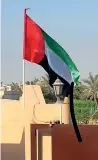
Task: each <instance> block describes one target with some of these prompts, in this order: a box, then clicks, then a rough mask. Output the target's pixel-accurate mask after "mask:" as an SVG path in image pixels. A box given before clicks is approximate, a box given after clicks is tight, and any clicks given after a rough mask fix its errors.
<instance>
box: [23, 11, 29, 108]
mask: <svg viewBox="0 0 98 160" xmlns="http://www.w3.org/2000/svg"><path fill="white" fill-rule="evenodd" d="M28 9H30V8H25V9H24V33H23V34H24V37H23V55H25V45H26V39H25V36H26V11H27V10H28ZM22 65H23V75H22V76H23V107H24V108H25V60H24V59H23V63H22Z"/></svg>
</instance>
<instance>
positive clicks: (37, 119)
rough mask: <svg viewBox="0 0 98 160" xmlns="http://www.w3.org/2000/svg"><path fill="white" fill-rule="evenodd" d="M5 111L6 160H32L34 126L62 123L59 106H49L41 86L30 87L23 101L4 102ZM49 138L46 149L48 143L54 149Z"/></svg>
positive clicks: (2, 129)
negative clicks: (32, 131) (51, 121)
mask: <svg viewBox="0 0 98 160" xmlns="http://www.w3.org/2000/svg"><path fill="white" fill-rule="evenodd" d="M23 98H25V107H24V106H23ZM1 108H2V109H1V114H2V117H1V126H0V127H1V144H2V145H1V154H2V160H16V159H18V160H30V158H31V157H30V156H31V153H30V124H31V123H45V122H49V121H50V120H56V119H59V105H57V104H46V103H45V100H44V97H43V95H42V92H41V89H40V87H39V86H37V85H35V86H29V85H26V86H25V95H24V94H23V96H22V97H21V98H20V100H19V101H18V100H2V107H1ZM24 133H25V134H24ZM49 137H50V136H49ZM49 137H48V138H46V137H43V140H44V141H43V147H44V146H45V143H46V144H48V143H49V145H50V140H49V139H51V138H49ZM24 144H25V145H24ZM49 145H48V146H49ZM44 148H45V147H44ZM47 151H48V152H49V148H48V149H46V151H44V153H45V154H46V155H47V154H48V152H47ZM24 155H25V156H24ZM13 157H14V158H13ZM44 159H45V155H44Z"/></svg>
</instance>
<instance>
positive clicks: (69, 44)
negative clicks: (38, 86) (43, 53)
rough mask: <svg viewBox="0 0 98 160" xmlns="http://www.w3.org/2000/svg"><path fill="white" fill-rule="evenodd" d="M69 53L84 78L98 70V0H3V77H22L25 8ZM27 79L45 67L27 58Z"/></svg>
mask: <svg viewBox="0 0 98 160" xmlns="http://www.w3.org/2000/svg"><path fill="white" fill-rule="evenodd" d="M27 7H30V8H31V9H30V10H29V11H28V15H29V16H31V18H32V19H33V20H35V21H36V22H37V23H38V24H39V25H40V26H41V27H42V28H43V29H44V30H45V31H46V32H47V33H48V34H50V35H51V36H52V37H53V38H54V39H55V40H56V41H57V42H59V44H60V45H62V47H63V48H64V49H65V50H66V51H67V52H68V53H69V55H70V56H71V58H72V59H73V61H74V62H75V64H76V65H77V67H78V69H79V70H80V74H81V79H83V78H86V77H88V73H89V72H92V73H93V74H96V73H98V0H61V1H59V0H17V1H14V0H3V1H2V54H1V60H2V81H3V82H4V83H11V82H12V81H14V82H16V81H17V82H19V81H22V57H21V55H22V36H23V35H22V34H23V10H24V8H27ZM25 68H26V69H25V77H26V80H32V79H33V78H34V77H40V76H41V75H44V74H45V71H44V70H43V69H42V68H41V67H39V66H38V65H35V64H31V63H28V62H26V67H25Z"/></svg>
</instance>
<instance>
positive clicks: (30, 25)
mask: <svg viewBox="0 0 98 160" xmlns="http://www.w3.org/2000/svg"><path fill="white" fill-rule="evenodd" d="M44 54H45V43H44V37H43V34H42V32H41V28H40V27H39V26H38V25H37V24H36V23H35V22H34V21H33V20H31V18H30V17H29V16H28V15H27V14H26V10H25V11H24V38H23V59H25V60H27V61H30V62H34V63H39V62H40V61H41V60H42V59H43V57H44Z"/></svg>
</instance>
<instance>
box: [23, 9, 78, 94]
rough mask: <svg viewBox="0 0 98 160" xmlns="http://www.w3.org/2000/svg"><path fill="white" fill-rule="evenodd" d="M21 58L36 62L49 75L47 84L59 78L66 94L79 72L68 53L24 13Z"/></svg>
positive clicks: (51, 83)
mask: <svg viewBox="0 0 98 160" xmlns="http://www.w3.org/2000/svg"><path fill="white" fill-rule="evenodd" d="M23 59H24V60H27V61H29V62H32V63H36V64H38V65H40V66H42V67H43V68H44V70H45V71H46V72H47V73H48V75H49V84H50V85H51V86H52V85H53V83H54V81H55V80H56V79H57V78H59V79H60V80H61V81H62V82H63V83H64V88H63V94H64V96H67V95H68V94H69V90H70V84H71V83H72V82H74V83H75V84H76V83H77V81H78V79H79V76H80V73H79V71H78V69H77V67H76V65H75V64H74V62H73V61H72V60H71V58H70V57H69V55H68V53H67V52H66V51H65V50H64V49H63V48H62V47H61V46H60V45H59V44H58V43H57V42H56V41H55V40H54V39H53V38H51V37H50V36H49V35H48V34H47V33H46V32H45V31H44V30H43V29H42V28H41V27H39V26H38V25H37V24H36V23H35V22H34V21H33V20H32V19H31V18H30V17H29V16H28V15H27V14H26V11H25V13H24V42H23Z"/></svg>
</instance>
